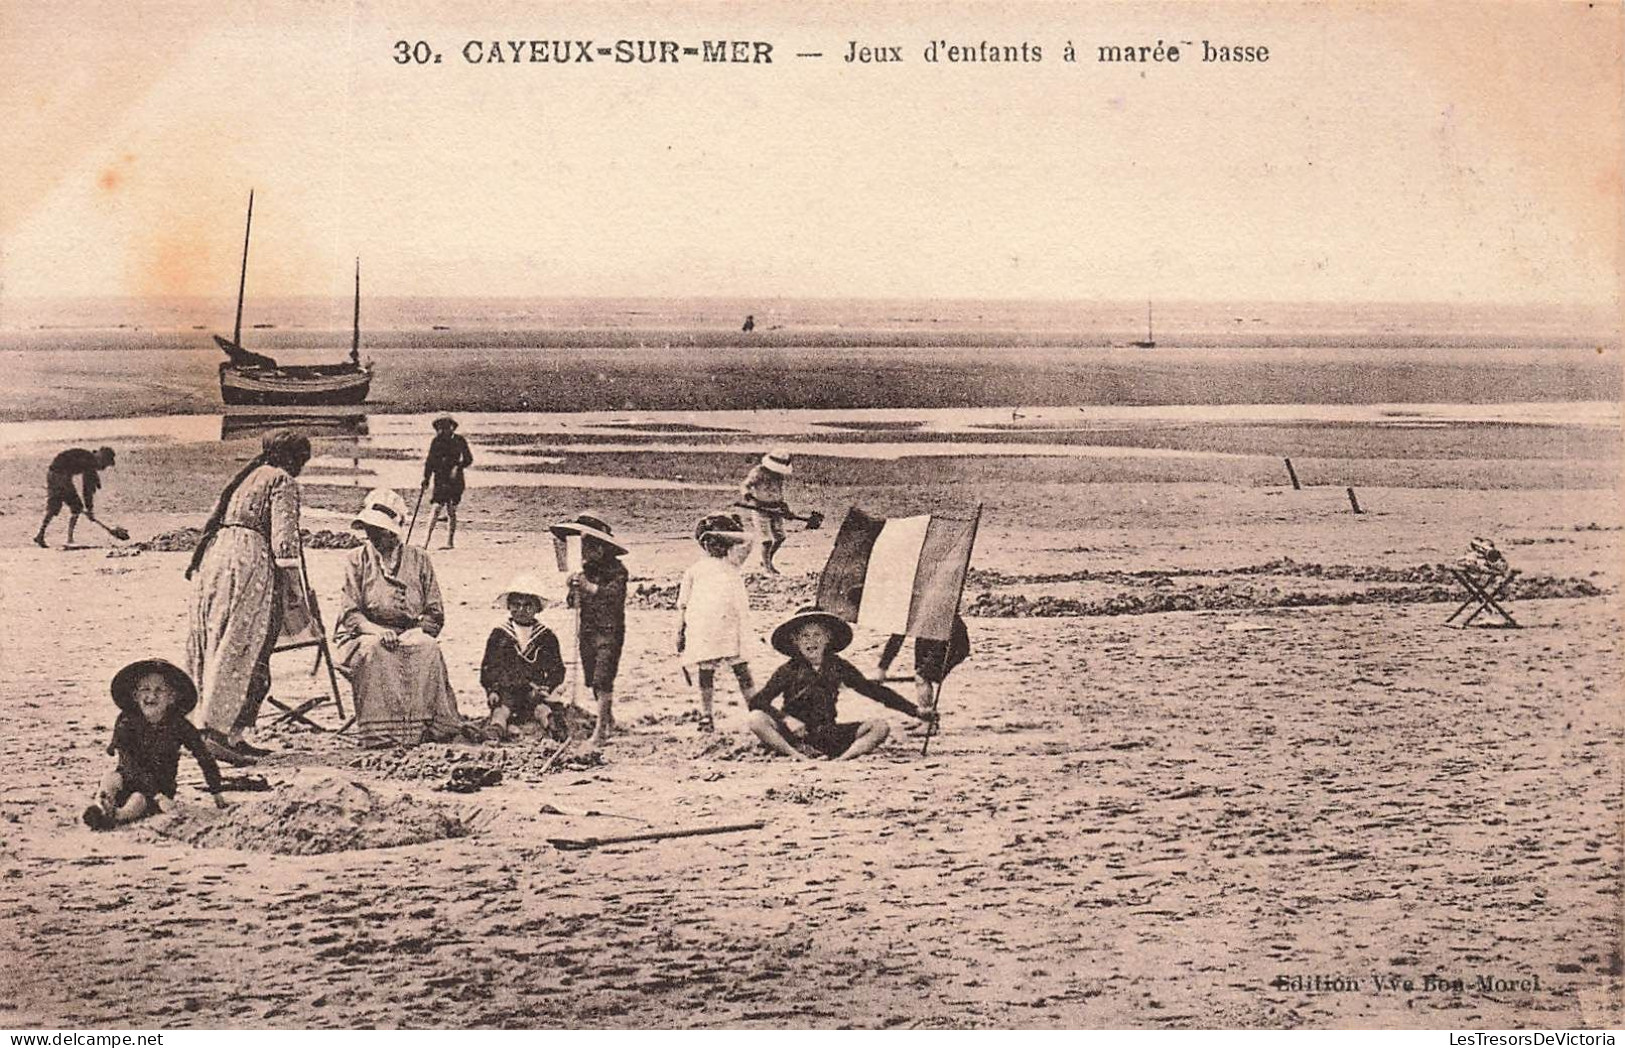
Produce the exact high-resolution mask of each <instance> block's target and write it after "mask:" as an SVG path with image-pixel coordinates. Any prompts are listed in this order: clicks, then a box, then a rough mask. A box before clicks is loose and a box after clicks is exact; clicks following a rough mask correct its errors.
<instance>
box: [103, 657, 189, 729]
mask: <svg viewBox="0 0 1625 1048" xmlns="http://www.w3.org/2000/svg"><path fill="white" fill-rule="evenodd" d="M149 673H156V674H158V675H159V676H160V677H163V678H164V679H165V680H167V681H169V684H170V686H171V687H172V688H174V689H175V692H176V694H177V698H176V699H175V709H176V710H177V711H178V712H179V713H180V714H181V716H183V717H184V716H185V715H186V714H188V713H191V712H192V710H193V708H194V707H196V706H197V685H196V684H193V683H192V678H191V677H188V676H187V675H186V671H185V670H183V669H181V668H180V667H179V666H177V665H175V664H174V663H172V662H166V661H164V660H163V659H142V660H141V661H140V662H132V663H130V664H129V665H128V666H126V667H124V668H123V669H121V670H119V671H118V672H117V673H115V674H113V703H114V704H115V705H116V706H118V708H119V709H121V710H123V711H124V712H125V713H138V712H140V707H138V706H137V705H136V704H135V686H136V684H137V683H138V682H139V681H140V680H141V678H142V677H145V676H146V675H147V674H149Z"/></svg>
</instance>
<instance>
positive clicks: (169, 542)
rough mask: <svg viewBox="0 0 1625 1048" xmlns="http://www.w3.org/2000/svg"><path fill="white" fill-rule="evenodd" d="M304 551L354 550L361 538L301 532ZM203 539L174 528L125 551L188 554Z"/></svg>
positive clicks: (345, 533)
mask: <svg viewBox="0 0 1625 1048" xmlns="http://www.w3.org/2000/svg"><path fill="white" fill-rule="evenodd" d="M300 534H301V535H303V536H304V539H305V548H306V549H354V548H355V547H356V546H359V545H361V537H360V536H359V535H357V534H356V533H355V532H353V531H329V530H327V529H325V528H324V529H322V530H321V531H309V530H306V531H303V532H301V533H300ZM201 538H203V529H202V528H176V529H175V530H174V531H166V532H164V533H163V534H161V535H154V536H153V537H152V538H150V539H147V540H145V541H143V542H132V543H130V545H129V546H127V547H125V548H126V549H133V550H150V551H152V552H155V553H190V552H191V551H192V550H195V549H197V544H198V540H200V539H201Z"/></svg>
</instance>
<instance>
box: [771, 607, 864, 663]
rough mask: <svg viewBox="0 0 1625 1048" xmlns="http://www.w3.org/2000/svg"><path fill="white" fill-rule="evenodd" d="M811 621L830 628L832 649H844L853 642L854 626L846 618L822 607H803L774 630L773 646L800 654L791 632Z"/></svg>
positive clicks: (830, 645) (791, 653) (784, 651)
mask: <svg viewBox="0 0 1625 1048" xmlns="http://www.w3.org/2000/svg"><path fill="white" fill-rule="evenodd" d="M809 622H816V623H819V624H820V625H822V626H824V627H826V628H828V630H829V633H830V644H829V650H830V651H844V650H845V649H846V646H847V645H848V644H851V643H852V627H851V626H848V625H847V624H846V621H845V620H844V619H841V618H840V617H838V616H836V615H833V614H831V613H830V612H827V611H825V610H824V609H822V608H802V609H801V610H800V611H798V612H796V613H795V614H794V615H791V616H790V617H789V618H787V619H785V620H784V621H783V622H781V623H779V624H778V626H777V627H776V628H775V629H774V630H773V647H774V648H775V649H776V650H778V651H780V652H782V653H783V654H785V655H789V656H791V657H794V656H796V655H797V654H799V653H798V652H797V651H796V646H795V643H794V641H792V640H791V634H793V633H795V631H796V630H797V629H798V628H800V627H801V626H804V625H806V624H807V623H809Z"/></svg>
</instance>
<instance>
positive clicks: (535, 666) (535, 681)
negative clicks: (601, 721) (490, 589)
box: [480, 574, 564, 741]
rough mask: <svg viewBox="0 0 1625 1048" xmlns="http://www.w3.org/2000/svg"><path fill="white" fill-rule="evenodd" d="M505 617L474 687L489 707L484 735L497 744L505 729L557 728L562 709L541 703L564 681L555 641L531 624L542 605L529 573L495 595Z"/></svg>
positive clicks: (490, 642)
mask: <svg viewBox="0 0 1625 1048" xmlns="http://www.w3.org/2000/svg"><path fill="white" fill-rule="evenodd" d="M497 603H498V604H499V605H501V606H502V607H504V608H506V609H507V612H508V617H507V619H506V620H504V621H503V623H502V624H501V625H499V626H497V627H496V629H493V630H492V631H491V636H490V637H489V638H488V639H487V640H486V642H485V657H484V658H483V659H481V660H480V687H482V688H484V689H485V697H486V700H487V701H488V702H489V703H490V705H491V718H490V720H488V721H487V722H486V729H485V731H486V737H487V738H489V739H492V740H493V741H502V740H505V739H507V738H508V737H509V728H510V726H524V725H539V726H540V727H541V728H542V729H543V730H548V729H551V728H556V727H562V726H563V720H562V716H563V713H562V711H559V710H555V709H554V708H553V705H552V704H551V703H549V702H548V701H547V697H548V696H549V695H551V694H552V693H553V690H554V689H555V688H557V687H558V686H559V685H560V684H563V683H564V659H563V658H562V657H561V656H560V654H559V638H558V636H557V635H555V634H554V632H553V631H552V630H550V629H548V628H547V627H546V626H544V625H542V624H541V623H540V622H538V621H537V620H536V616H537V615H539V614H541V611H542V609H543V608H544V607H546V606H547V603H548V602H547V598H546V597H544V596H542V586H541V583H540V582H539V581H537V579H536V577H535V576H534V575H528V574H527V575H520V576H519V577H518V578H516V579H514V580H513V581H512V582H510V583H508V588H507V589H505V590H503V591H502V592H501V593H499V594H498V595H497Z"/></svg>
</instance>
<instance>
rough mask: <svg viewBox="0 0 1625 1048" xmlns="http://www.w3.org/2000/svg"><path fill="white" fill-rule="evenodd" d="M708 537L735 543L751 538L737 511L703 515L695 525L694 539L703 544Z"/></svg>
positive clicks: (747, 540)
mask: <svg viewBox="0 0 1625 1048" xmlns="http://www.w3.org/2000/svg"><path fill="white" fill-rule="evenodd" d="M707 538H713V539H717V540H719V541H722V542H733V543H740V542H749V541H750V540H751V536H750V533H749V532H747V531H746V530H745V524H744V522H743V521H741V520H740V519H739V514H737V513H711V514H708V515H706V516H704V517H701V518H700V522H699V523H698V524H696V525H694V541H695V542H699V543H702V544H703V543H704V542H705V540H706V539H707Z"/></svg>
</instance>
